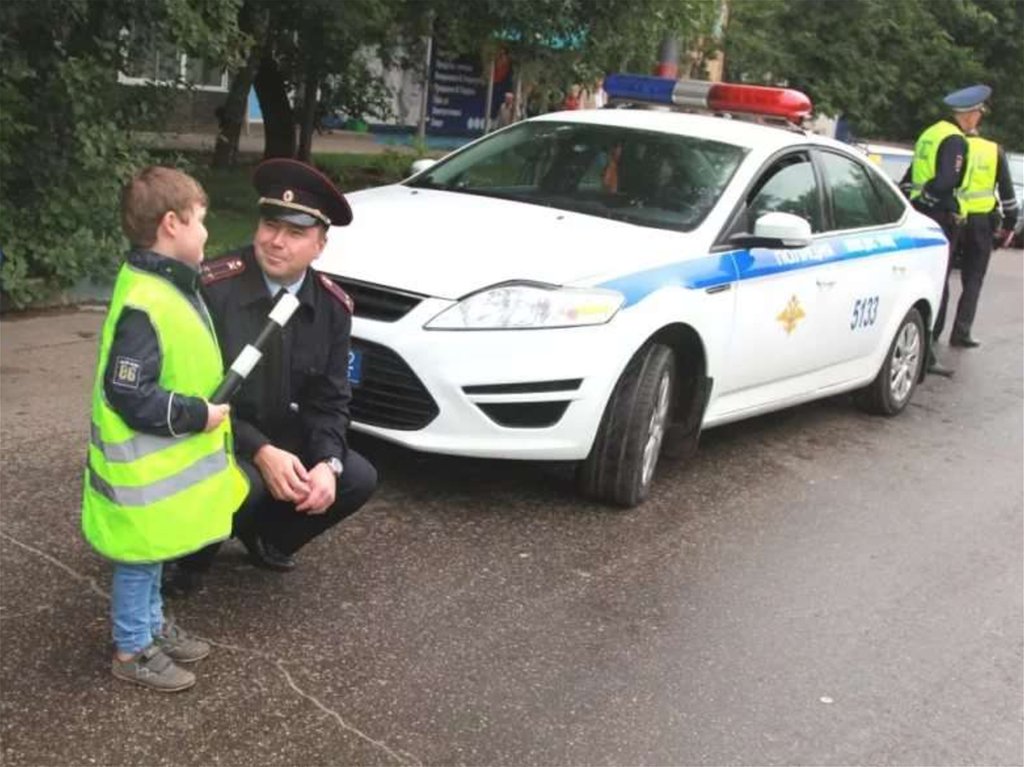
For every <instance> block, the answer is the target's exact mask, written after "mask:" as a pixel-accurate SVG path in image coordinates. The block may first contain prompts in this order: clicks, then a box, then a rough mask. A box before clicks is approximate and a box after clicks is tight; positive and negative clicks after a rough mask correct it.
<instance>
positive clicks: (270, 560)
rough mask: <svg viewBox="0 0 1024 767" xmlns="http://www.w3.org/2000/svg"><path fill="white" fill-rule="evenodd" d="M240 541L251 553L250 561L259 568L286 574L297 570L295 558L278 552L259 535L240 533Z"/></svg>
mask: <svg viewBox="0 0 1024 767" xmlns="http://www.w3.org/2000/svg"><path fill="white" fill-rule="evenodd" d="M238 540H240V541H241V542H242V545H243V546H245V550H246V551H248V552H249V560H250V561H251V562H252V563H253V564H254V565H256V566H257V567H262V568H264V569H266V570H276V571H277V572H279V573H286V572H288V571H289V570H294V569H295V558H294V557H293V556H292V555H291V554H285V553H284V552H283V551H278V550H277V549H276V548H275V547H274V545H273V544H272V543H269V542H267V541H265V540H263V539H262V538H261V537H260V536H259V534H258V533H239V534H238Z"/></svg>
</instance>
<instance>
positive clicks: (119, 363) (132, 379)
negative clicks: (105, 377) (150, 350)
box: [110, 357, 142, 389]
mask: <svg viewBox="0 0 1024 767" xmlns="http://www.w3.org/2000/svg"><path fill="white" fill-rule="evenodd" d="M141 372H142V361H141V360H137V359H133V358H132V357H118V358H117V359H116V360H114V375H113V377H112V378H111V381H110V382H111V383H112V384H114V386H119V387H120V388H122V389H138V388H139V374H140V373H141Z"/></svg>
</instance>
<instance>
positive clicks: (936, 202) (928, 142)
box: [903, 85, 992, 377]
mask: <svg viewBox="0 0 1024 767" xmlns="http://www.w3.org/2000/svg"><path fill="white" fill-rule="evenodd" d="M990 95H992V89H991V88H989V87H988V86H987V85H974V86H971V87H970V88H964V89H962V90H959V91H954V92H953V93H950V94H949V95H947V96H946V98H945V99H943V102H944V103H945V104H946V106H948V107H949V108H950V109H951V110H952V111H953V119H952V120H945V119H944V120H939V121H938V122H937V123H935V124H934V125H931V126H930V127H928V128H926V129H925V131H924V132H923V133H922V134H921V135H920V136H919V137H918V139H917V143H916V144H915V145H914V160H913V162H912V163H911V165H910V168H909V169H908V171H907V175H909V176H910V182H911V184H910V202H911V204H912V205H913V206H914V207H915V208H916V209H917V210H919V211H921V212H922V213H924V214H925V215H927V216H929V217H931V218H932V219H933V220H934V221H935V222H936V223H938V225H939V226H941V227H942V232H943V234H945V235H946V239H947V240H949V251H948V254H947V258H946V279H945V282H944V285H943V289H942V301H941V303H940V304H939V310H938V312H937V313H936V315H935V327H934V330H933V333H932V338H931V343H930V344H929V345H928V372H930V373H935V374H937V375H943V376H947V377H948V376H951V375H953V371H952V370H951V369H950V368H947V367H946V366H944V365H942V364H940V363H939V361H938V360H937V359H936V357H935V349H934V346H935V343H936V342H937V341H938V338H939V336H940V335H941V333H942V328H943V326H944V325H945V323H946V304H947V303H948V302H949V271H950V268H951V266H952V262H953V253H955V252H956V244H957V238H958V237H959V235H960V225H961V223H962V217H963V211H962V209H961V203H960V199H959V195H958V194H957V191H958V189H959V188H960V186H961V184H962V183H963V179H964V171H965V169H966V159H967V152H968V147H967V136H966V134H967V133H970V132H972V131H974V130H976V129H977V127H978V123H980V122H981V115H982V114H983V110H984V106H985V101H986V100H987V99H988V97H989V96H990ZM906 181H907V178H906V176H905V177H904V184H903V185H904V186H905V184H906Z"/></svg>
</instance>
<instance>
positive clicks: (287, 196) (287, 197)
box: [281, 189, 295, 202]
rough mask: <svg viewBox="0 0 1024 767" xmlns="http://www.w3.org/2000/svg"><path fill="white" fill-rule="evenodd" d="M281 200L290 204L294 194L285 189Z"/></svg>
mask: <svg viewBox="0 0 1024 767" xmlns="http://www.w3.org/2000/svg"><path fill="white" fill-rule="evenodd" d="M281 199H282V200H284V201H285V202H291V201H292V200H294V199H295V192H293V191H292V190H291V189H286V190H285V192H284V194H282V195H281Z"/></svg>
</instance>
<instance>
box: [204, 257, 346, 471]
mask: <svg viewBox="0 0 1024 767" xmlns="http://www.w3.org/2000/svg"><path fill="white" fill-rule="evenodd" d="M202 271H203V278H202V282H203V286H202V291H203V295H204V297H205V298H206V302H207V305H208V306H209V308H210V313H211V314H212V315H213V321H214V325H215V326H216V329H217V339H218V340H219V342H220V350H221V354H222V355H223V357H224V365H225V368H227V367H230V365H231V363H232V362H233V361H234V360H235V357H237V356H238V353H239V352H240V351H242V349H244V348H245V346H246V344H251V343H252V342H253V341H255V340H256V337H257V336H258V335H259V333H260V330H262V329H263V326H264V325H265V324H266V323H267V315H268V314H269V313H270V310H271V308H273V304H274V297H273V296H271V295H270V292H269V290H268V289H267V283H266V281H265V280H264V278H263V273H262V271H261V270H260V267H259V264H258V263H257V261H256V257H255V254H254V253H253V249H252V246H251V245H250V246H249V247H246V248H243V249H241V250H238V251H234V252H232V253H229V254H227V255H226V256H223V257H221V258H218V259H216V260H214V261H209V262H207V263H205V264H204V265H203V270H202ZM296 298H298V300H299V308H298V309H297V310H296V311H295V314H294V315H292V318H291V320H290V321H289V322H288V324H287V325H286V326H285V327H284V328H283V330H282V331H281V332H280V333H277V334H275V336H274V337H273V338H272V339H271V341H270V343H269V344H268V347H267V348H266V349H265V350H264V354H263V358H262V359H261V360H260V361H259V363H258V364H257V365H256V367H255V368H254V369H253V371H252V372H251V373H250V374H249V377H248V378H247V379H246V380H245V382H244V383H243V384H242V386H241V388H240V389H239V390H238V392H237V393H236V394H235V396H234V397H233V398H232V399H231V422H232V426H233V427H234V433H235V446H236V450H237V452H238V454H239V455H240V456H242V457H243V458H246V459H249V460H251V459H252V456H253V455H254V454H255V452H256V451H257V450H259V448H261V447H262V446H263V445H265V444H267V443H268V442H269V443H271V444H273V445H274V446H275V447H280V448H282V449H284V450H288V451H290V452H293V453H295V454H296V455H298V456H299V458H300V459H301V460H302V461H303V463H304V464H305V465H306V466H307V467H309V466H312V465H314V464H316V463H319V462H320V461H322V460H324V459H326V458H331V457H335V458H340V459H341V460H342V461H344V460H345V457H346V453H347V446H346V442H345V432H346V429H347V428H348V424H349V420H350V419H349V412H348V404H349V400H351V398H352V391H351V389H350V387H349V383H348V356H349V346H350V335H351V331H352V315H351V300H350V299H349V298H348V296H347V295H346V294H345V292H344V291H343V290H342V289H341V288H339V287H337V286H336V285H335V284H334V283H333V282H331V281H330V280H329V279H328V278H327V277H324V276H323V275H321V274H319V273H317V272H315V271H313V270H312V269H307V270H306V276H305V279H304V280H303V282H302V286H301V287H300V288H299V290H298V292H297V293H296ZM286 371H287V374H285V373H286Z"/></svg>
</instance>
